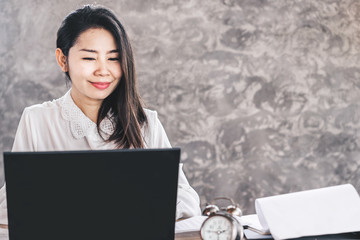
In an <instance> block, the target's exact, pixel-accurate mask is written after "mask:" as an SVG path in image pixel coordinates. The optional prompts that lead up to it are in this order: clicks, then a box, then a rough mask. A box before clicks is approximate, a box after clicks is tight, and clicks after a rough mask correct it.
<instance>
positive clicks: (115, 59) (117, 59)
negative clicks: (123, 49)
mask: <svg viewBox="0 0 360 240" xmlns="http://www.w3.org/2000/svg"><path fill="white" fill-rule="evenodd" d="M109 60H110V61H119V58H109Z"/></svg>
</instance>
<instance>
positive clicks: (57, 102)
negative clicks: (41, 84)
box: [24, 97, 63, 116]
mask: <svg viewBox="0 0 360 240" xmlns="http://www.w3.org/2000/svg"><path fill="white" fill-rule="evenodd" d="M62 102H63V97H61V98H58V99H54V100H52V101H46V102H43V103H40V104H34V105H31V106H28V107H26V108H25V109H24V114H31V115H37V116H38V115H45V114H50V113H54V112H56V111H60V106H61V104H62Z"/></svg>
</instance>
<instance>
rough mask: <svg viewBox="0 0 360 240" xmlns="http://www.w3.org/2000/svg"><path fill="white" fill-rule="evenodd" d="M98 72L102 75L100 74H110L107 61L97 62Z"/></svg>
mask: <svg viewBox="0 0 360 240" xmlns="http://www.w3.org/2000/svg"><path fill="white" fill-rule="evenodd" d="M95 73H96V74H98V75H100V76H104V75H108V74H109V70H108V68H107V66H106V61H104V60H98V61H97V64H96V72H95Z"/></svg>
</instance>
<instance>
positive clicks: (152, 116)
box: [144, 108, 158, 125]
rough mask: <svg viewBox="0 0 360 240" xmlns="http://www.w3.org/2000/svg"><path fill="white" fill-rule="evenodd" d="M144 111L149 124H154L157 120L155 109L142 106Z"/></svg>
mask: <svg viewBox="0 0 360 240" xmlns="http://www.w3.org/2000/svg"><path fill="white" fill-rule="evenodd" d="M144 112H145V114H146V118H147V120H148V124H149V125H154V124H155V123H156V122H157V121H158V113H157V111H155V110H150V109H147V108H144Z"/></svg>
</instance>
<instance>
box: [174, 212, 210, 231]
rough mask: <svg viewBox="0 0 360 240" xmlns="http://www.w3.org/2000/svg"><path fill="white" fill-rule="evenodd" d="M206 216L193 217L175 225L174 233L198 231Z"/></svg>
mask: <svg viewBox="0 0 360 240" xmlns="http://www.w3.org/2000/svg"><path fill="white" fill-rule="evenodd" d="M206 218H207V217H206V216H195V217H191V218H187V219H184V220H181V221H178V222H176V223H175V233H184V232H196V231H200V228H201V225H202V223H203V222H204V221H205V219H206Z"/></svg>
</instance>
